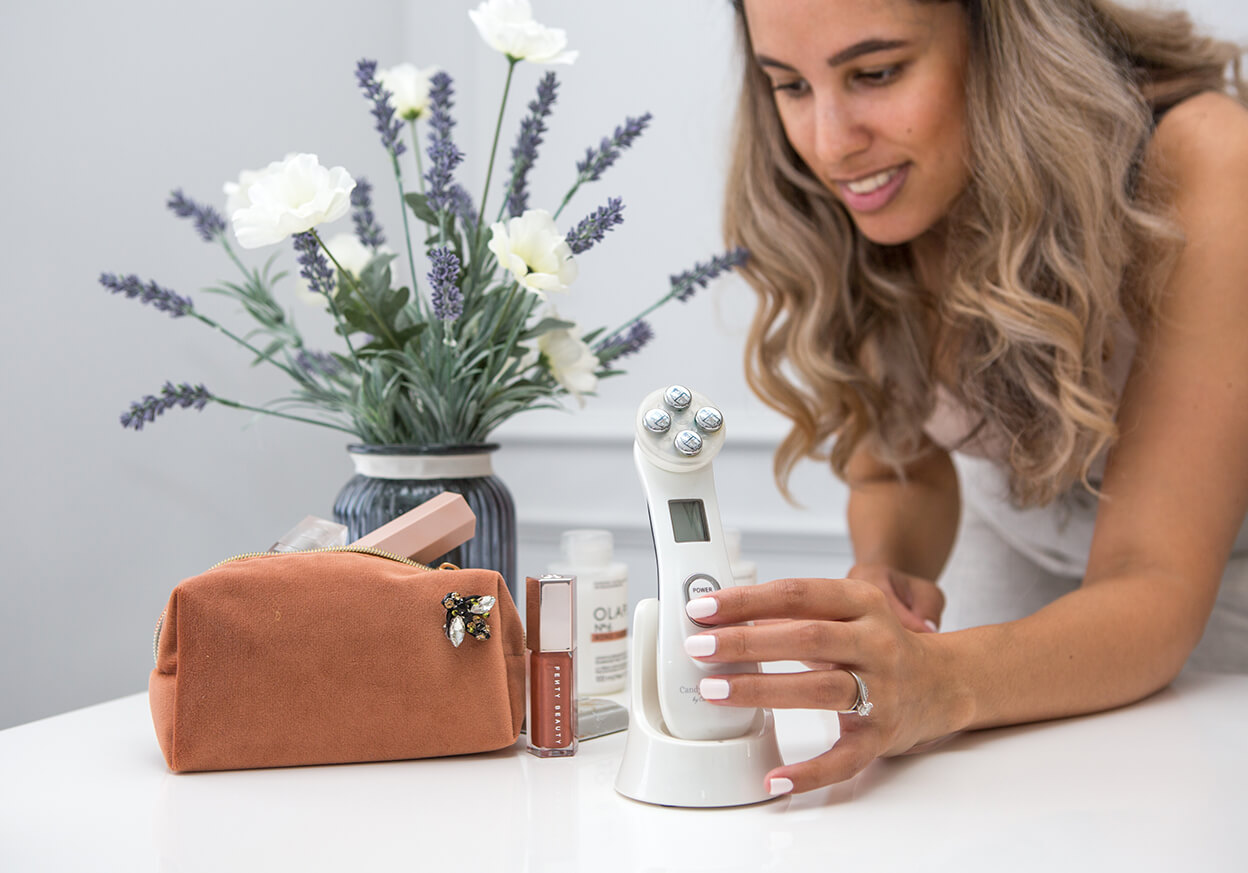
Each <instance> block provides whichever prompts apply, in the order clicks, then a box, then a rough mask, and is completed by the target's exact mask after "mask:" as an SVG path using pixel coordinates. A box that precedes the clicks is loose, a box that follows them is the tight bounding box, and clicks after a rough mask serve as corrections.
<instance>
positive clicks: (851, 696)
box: [698, 669, 870, 718]
mask: <svg viewBox="0 0 1248 873" xmlns="http://www.w3.org/2000/svg"><path fill="white" fill-rule="evenodd" d="M698 692H699V693H700V694H701V695H702V696H703V697H704V698H706V699H707V700H710V701H712V702H715V703H721V704H728V705H731V706H745V707H764V708H767V709H827V710H832V711H839V710H845V709H851V708H852V707H853V706H854V704H856V703H857V702H858V683H857V682H856V681H855V680H854V677H853V676H851V675H850V674H849V671H848V670H843V669H841V670H810V671H808V672H804V673H733V674H731V675H726V676H708V677H706V678H705V679H703V680H702V681H701V682H700V683H699V684H698ZM869 717H870V716H868V718H869Z"/></svg>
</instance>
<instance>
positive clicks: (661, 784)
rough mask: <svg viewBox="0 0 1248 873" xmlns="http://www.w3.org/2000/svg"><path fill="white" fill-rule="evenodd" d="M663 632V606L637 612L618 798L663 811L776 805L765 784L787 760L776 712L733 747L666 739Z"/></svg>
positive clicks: (643, 605) (642, 606)
mask: <svg viewBox="0 0 1248 873" xmlns="http://www.w3.org/2000/svg"><path fill="white" fill-rule="evenodd" d="M658 626H659V601H658V600H656V599H654V598H649V599H646V600H643V601H641V602H640V603H639V604H637V611H636V613H635V615H634V617H633V628H632V633H633V639H632V652H631V658H632V670H631V678H630V680H629V696H630V698H631V703H632V712H631V713H630V716H629V723H628V735H627V739H626V741H625V746H624V759H623V761H621V762H620V772H619V774H618V775H617V776H616V779H615V790H616V791H618V792H619V793H620V794H623V795H624V796H625V797H630V798H632V799H633V800H640V801H642V802H643V803H653V804H657V805H660V806H683V807H719V806H745V805H747V804H751V803H760V802H762V801H765V800H772V799H774V798H773V797H772V796H771V795H770V794H768V793H767V785H766V782H765V781H764V780H765V777H766V776H767V774H768V773H769V772H770V771H772V770H773V769H775V768H776V767H779V766H780V765H781V764H783V763H784V759H783V758H781V757H780V747H779V745H777V743H776V726H775V720H774V718H773V717H772V714H771V711H770V710H765V709H764V710H760V711H759V713H760V714H759V716H758V718H757V719H755V722H754V724H753V725H752V726H751V728H750V731H749V732H748V733H747V734H745V735H744V736H741V737H734V738H732V739H727V740H682V739H679V738H677V737H673V736H672V735H671V734H669V733H668V732H667V729H666V727H665V726H664V724H663V715H662V713H661V712H660V711H659V687H658V679H657V669H658V654H657V652H658ZM704 705H706V706H713V705H714V704H711V703H707V704H704Z"/></svg>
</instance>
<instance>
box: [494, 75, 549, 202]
mask: <svg viewBox="0 0 1248 873" xmlns="http://www.w3.org/2000/svg"><path fill="white" fill-rule="evenodd" d="M558 89H559V80H558V78H557V77H556V76H555V74H554V73H553V72H548V73H547V74H546V75H545V76H543V77H542V81H541V82H539V83H538V85H537V98H536V99H535V100H531V101H530V102H529V114H528V115H526V116H525V117H524V118H523V119H521V120H520V134H519V135H518V136H517V137H516V144H515V145H514V146H513V147H512V149H511V174H510V175H511V184H510V185H509V186H508V190H507V204H506V207H507V211H508V213H509V214H510V215H511V216H512V217H513V218H514V217H515V216H517V215H520V214H521V213H523V212H524V210H525V209H527V208H528V205H529V189H528V176H529V170H531V169H532V168H533V164H534V163H535V162H536V161H537V147H538V146H539V145H541V144H542V134H544V133H545V132H546V119H547V118H548V117H549V116H550V113H551V109H552V108H553V107H554V105H555V98H556V97H557V96H558V95H557V91H558Z"/></svg>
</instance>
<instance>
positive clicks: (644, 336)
mask: <svg viewBox="0 0 1248 873" xmlns="http://www.w3.org/2000/svg"><path fill="white" fill-rule="evenodd" d="M652 339H654V328H652V327H651V326H650V323H649V322H648V321H646V320H645V319H641V318H639V319H637V320H636V321H634V322H633V323H632V324H630V325H629V326H628V327H626V328H624V329H622V330H619V331H616V332H615V333H613V334H611V336H609V337H606V338H605V339H602V340H599V341H598V343H597V344H596V345H595V346H594V354H596V355H597V356H598V360H599V361H601V362H602V363H604V364H607V363H610V362H611V361H616V360H619V359H620V358H627V357H628V356H629V355H635V354H637V353H638V352H639V351H641V350H642V348H644V347H645V345H646V344H647V343H649V342H650V340H652Z"/></svg>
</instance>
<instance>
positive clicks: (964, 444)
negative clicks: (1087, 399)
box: [924, 321, 1248, 578]
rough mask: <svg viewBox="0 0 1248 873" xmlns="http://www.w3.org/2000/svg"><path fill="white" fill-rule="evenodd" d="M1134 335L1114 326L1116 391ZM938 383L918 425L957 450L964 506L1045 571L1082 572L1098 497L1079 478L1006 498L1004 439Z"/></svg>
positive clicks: (1245, 528) (1243, 538) (1097, 466)
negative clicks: (1018, 501) (1026, 501)
mask: <svg viewBox="0 0 1248 873" xmlns="http://www.w3.org/2000/svg"><path fill="white" fill-rule="evenodd" d="M1137 346H1138V339H1137V337H1136V334H1135V331H1134V330H1133V329H1132V328H1131V326H1130V325H1129V324H1127V323H1126V322H1125V321H1124V322H1122V323H1121V325H1120V326H1119V328H1118V329H1117V331H1116V332H1115V343H1114V354H1113V357H1112V358H1111V359H1110V361H1109V362H1108V364H1107V368H1106V375H1107V376H1108V378H1109V381H1110V385H1111V386H1112V387H1113V389H1114V392H1115V394H1117V395H1118V396H1119V397H1121V396H1122V391H1123V389H1124V388H1125V387H1126V384H1127V377H1128V376H1129V375H1130V373H1131V363H1132V361H1133V360H1134V358H1135V352H1136V348H1137ZM979 425H980V422H979V420H978V419H977V418H976V417H975V416H974V415H973V414H972V413H971V412H970V410H968V409H966V408H965V407H964V406H963V405H962V404H960V403H959V402H958V400H957V398H955V397H954V396H953V394H952V393H951V392H950V391H949V390H948V389H946V388H944V387H943V386H941V385H939V384H938V385H937V387H936V405H935V409H934V410H933V412H932V414H931V416H930V417H929V418H928V420H927V422H926V424H925V425H924V431H925V432H926V433H927V435H928V437H929V438H930V439H931V440H932V441H933V442H934V443H936V444H937V445H938V446H940V447H941V448H943V449H945V450H946V451H949V452H951V453H953V454H954V455H955V461H956V463H957V468H958V478H959V485H960V487H961V495H962V503H963V506H964V508H965V510H966V511H968V512H972V513H974V514H975V515H976V516H977V517H978V518H979V519H980V520H982V521H983V522H984V523H985V524H987V525H988V526H989V527H990V528H992V529H994V530H995V531H996V533H998V534H999V535H1000V536H1001V538H1002V539H1003V540H1005V541H1006V542H1007V543H1009V544H1010V545H1011V546H1013V547H1014V548H1015V549H1016V550H1017V551H1019V552H1020V553H1022V554H1023V555H1025V556H1027V557H1028V558H1030V559H1031V560H1032V561H1034V562H1035V563H1036V564H1038V565H1039V566H1041V567H1043V568H1044V569H1046V570H1048V571H1049V572H1051V573H1057V574H1060V575H1063V576H1071V577H1075V578H1082V576H1083V573H1084V570H1085V569H1086V568H1087V564H1088V555H1089V553H1090V551H1091V545H1092V528H1093V526H1094V525H1095V524H1096V510H1097V504H1098V500H1097V498H1096V496H1095V495H1093V494H1091V493H1090V492H1089V491H1088V490H1087V489H1086V488H1084V487H1083V486H1082V484H1080V483H1076V484H1075V485H1074V486H1073V487H1072V488H1071V490H1070V491H1068V492H1067V493H1066V494H1064V495H1062V496H1060V497H1059V498H1058V499H1056V500H1054V501H1053V502H1052V503H1050V504H1048V505H1047V506H1039V507H1032V508H1028V509H1019V508H1018V507H1016V506H1015V505H1014V504H1013V503H1012V502H1011V501H1010V499H1009V476H1008V473H1007V471H1006V467H1005V463H1004V459H1005V458H1006V451H1005V449H1006V446H1005V438H1004V437H1003V436H1002V435H1001V434H1000V433H997V432H994V431H991V430H990V429H989V428H987V427H980V426H979ZM1104 473H1105V453H1102V454H1101V455H1100V456H1099V457H1098V458H1096V460H1095V461H1094V462H1093V464H1092V468H1091V470H1090V472H1089V476H1088V478H1089V480H1090V481H1091V483H1092V484H1093V485H1094V486H1099V485H1100V483H1101V480H1102V477H1103V476H1104ZM1234 553H1235V554H1237V555H1239V554H1248V519H1245V522H1244V524H1243V525H1241V526H1240V531H1239V536H1238V537H1237V538H1236V541H1235V546H1234Z"/></svg>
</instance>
